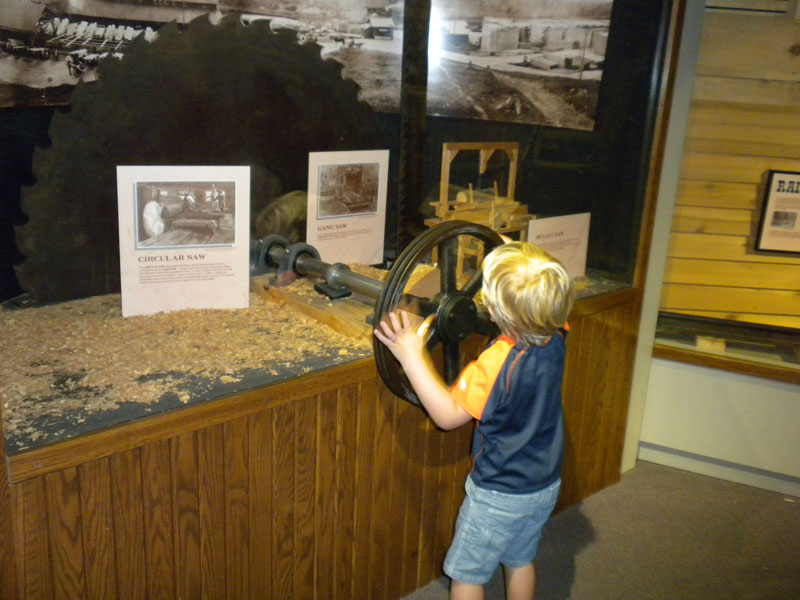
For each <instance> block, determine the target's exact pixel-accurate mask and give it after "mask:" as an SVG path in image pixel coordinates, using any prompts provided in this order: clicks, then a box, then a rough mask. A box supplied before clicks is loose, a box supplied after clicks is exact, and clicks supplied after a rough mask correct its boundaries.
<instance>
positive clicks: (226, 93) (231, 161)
mask: <svg viewBox="0 0 800 600" xmlns="http://www.w3.org/2000/svg"><path fill="white" fill-rule="evenodd" d="M373 117H374V115H373V112H372V109H371V108H370V107H369V106H368V105H367V104H366V103H364V102H361V101H359V100H358V86H357V84H355V83H354V82H352V81H349V80H344V79H343V78H342V76H341V65H340V64H339V63H336V62H335V61H333V60H322V59H321V58H320V48H319V46H317V45H316V44H304V45H301V44H298V43H297V41H296V39H295V36H294V34H293V33H292V32H288V31H287V32H278V33H273V32H271V31H270V29H269V26H268V24H267V23H266V22H255V23H253V24H252V25H250V26H244V25H242V24H241V23H240V21H239V19H238V18H236V17H235V16H231V17H226V18H225V19H223V20H222V22H221V23H220V24H218V25H212V24H211V23H209V22H208V20H207V19H206V18H203V19H202V20H197V21H194V22H192V23H191V24H190V25H189V26H188V27H187V28H186V29H185V30H183V31H182V30H179V29H178V27H177V26H175V25H168V26H165V27H164V28H162V29H161V30H160V32H159V37H158V39H157V40H156V41H155V42H152V43H148V42H145V41H144V40H140V39H137V40H136V41H135V42H134V43H132V44H131V46H130V47H129V50H128V52H127V53H126V55H125V58H124V59H123V60H122V61H116V60H108V61H106V62H105V63H104V64H103V65H102V66H101V67H100V69H99V80H98V81H96V82H94V83H89V84H84V83H82V84H79V85H78V86H77V87H76V89H75V91H74V93H73V96H72V105H71V109H70V110H69V111H63V112H57V113H56V114H55V115H54V116H53V120H52V122H51V126H50V139H51V146H50V147H49V148H37V150H36V152H35V155H34V160H33V172H34V175H35V177H36V183H35V185H33V186H32V187H30V188H27V189H25V190H24V191H23V197H22V208H23V211H24V212H25V214H26V215H27V217H28V221H27V223H25V224H24V225H22V226H20V227H19V228H18V229H17V233H16V238H17V244H18V246H19V248H20V251H21V252H22V254H23V255H24V256H25V261H24V263H23V264H22V265H20V266H19V267H18V268H17V275H18V278H19V280H20V284H21V285H22V287H23V289H25V290H26V291H27V292H29V293H30V294H31V296H32V297H33V298H34V299H35V300H37V301H39V302H48V301H56V300H67V299H73V298H80V297H85V296H91V295H96V294H104V293H112V292H117V291H119V289H120V281H119V247H118V229H117V206H116V197H117V190H116V166H117V165H249V166H250V167H251V213H252V214H257V212H258V211H259V210H260V209H261V208H263V207H264V206H266V205H267V204H268V203H269V202H270V201H272V200H273V199H274V198H277V197H278V196H280V195H281V194H284V193H286V192H289V191H292V190H297V189H305V188H306V186H307V169H308V153H309V152H312V151H330V150H355V149H367V148H375V147H384V145H383V144H382V142H381V140H380V139H379V137H378V136H379V133H378V131H377V130H376V127H375V122H374V118H373Z"/></svg>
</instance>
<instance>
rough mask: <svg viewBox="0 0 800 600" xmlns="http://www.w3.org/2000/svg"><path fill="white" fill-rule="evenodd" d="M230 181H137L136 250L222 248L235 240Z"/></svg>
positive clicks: (233, 189)
mask: <svg viewBox="0 0 800 600" xmlns="http://www.w3.org/2000/svg"><path fill="white" fill-rule="evenodd" d="M235 206H236V185H235V183H234V182H232V181H217V182H205V181H186V182H174V181H167V182H138V183H137V184H136V208H137V210H136V218H137V223H138V226H137V238H136V245H137V247H138V248H147V249H155V248H172V247H176V246H225V245H230V244H233V243H234V242H235V241H236V231H235V227H234V225H235Z"/></svg>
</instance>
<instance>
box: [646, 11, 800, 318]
mask: <svg viewBox="0 0 800 600" xmlns="http://www.w3.org/2000/svg"><path fill="white" fill-rule="evenodd" d="M749 4H750V5H753V3H752V2H750V3H749ZM784 4H786V3H784ZM709 5H710V3H707V6H709ZM742 8H748V6H744V5H743V6H742ZM750 8H752V6H750ZM762 8H763V7H762ZM777 8H780V7H777ZM784 10H785V9H784ZM797 27H798V23H797V21H796V20H795V19H793V18H787V17H782V16H763V10H762V11H760V12H759V11H758V10H756V11H753V12H751V13H749V14H748V13H746V12H745V13H742V12H741V11H740V12H739V14H731V13H724V12H719V11H709V10H707V11H706V15H705V23H704V31H703V38H702V42H701V48H700V56H699V60H698V65H697V74H696V77H695V90H694V95H693V98H692V104H691V111H690V115H689V125H688V129H687V134H686V142H685V147H684V157H683V167H682V171H681V175H680V182H679V189H678V195H677V198H676V206H675V213H674V218H673V224H672V234H671V240H670V246H669V251H668V259H667V267H666V272H665V276H664V287H663V291H662V296H661V304H660V308H661V310H665V311H670V312H676V313H684V314H691V315H699V316H706V317H714V318H719V319H727V320H733V321H747V322H753V323H762V324H768V325H780V326H784V327H794V328H800V259H798V258H797V257H796V256H792V255H786V254H778V253H770V252H756V251H755V250H754V241H755V237H756V233H757V227H758V223H759V219H760V214H761V203H762V199H763V194H764V187H765V184H766V174H767V171H769V170H770V169H782V170H788V171H800V142H798V139H800V68H798V67H800V56H798V55H797V52H796V51H795V50H796V48H797V45H796V44H797V42H798V38H797Z"/></svg>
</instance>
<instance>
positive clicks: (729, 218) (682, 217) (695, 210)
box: [672, 205, 755, 237]
mask: <svg viewBox="0 0 800 600" xmlns="http://www.w3.org/2000/svg"><path fill="white" fill-rule="evenodd" d="M754 223H755V221H754V219H753V211H752V210H736V209H730V208H706V207H702V206H700V207H698V206H682V205H678V206H676V207H675V215H674V218H673V223H672V230H673V231H675V232H686V233H711V234H717V235H738V236H742V237H747V236H749V235H751V233H752V231H753V226H754Z"/></svg>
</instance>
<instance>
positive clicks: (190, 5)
mask: <svg viewBox="0 0 800 600" xmlns="http://www.w3.org/2000/svg"><path fill="white" fill-rule="evenodd" d="M403 13H404V2H403V0H400V1H397V2H391V1H390V0H297V1H294V2H286V1H282V0H232V1H231V2H228V3H222V2H219V1H218V0H185V1H183V2H174V3H173V2H162V1H160V0H140V1H139V2H130V3H127V2H117V1H115V0H55V1H53V2H47V3H45V2H40V1H38V0H0V107H7V106H18V105H58V104H67V103H68V102H69V98H70V95H71V92H72V89H73V88H74V86H75V85H76V84H77V83H78V82H79V81H87V82H90V81H94V80H95V79H96V78H97V77H98V73H99V72H102V69H100V68H99V67H101V65H102V64H103V63H105V62H106V61H115V60H123V59H124V57H125V54H126V51H127V49H128V47H129V46H130V45H131V44H132V43H133V42H134V41H136V40H139V39H142V40H144V41H146V42H153V41H155V40H156V39H157V38H158V35H159V30H160V29H161V28H162V27H163V26H164V25H166V24H168V23H175V24H176V26H177V27H178V28H179V29H180V30H182V31H183V30H187V29H191V28H192V27H194V26H195V25H194V24H192V23H191V22H192V20H194V19H198V18H203V17H204V18H206V19H207V20H208V21H210V22H211V23H217V22H219V21H220V20H221V19H223V18H238V19H239V20H240V22H241V25H242V26H243V27H247V26H250V25H253V24H255V23H259V22H263V23H266V24H268V26H269V30H270V31H273V32H277V31H288V32H290V33H289V34H290V35H294V36H296V40H297V43H298V44H308V43H314V44H317V45H318V46H319V48H320V54H321V56H322V57H323V58H332V59H333V60H336V61H338V62H339V63H341V64H342V65H343V66H344V68H343V72H342V74H343V76H344V77H345V78H349V79H352V80H353V81H355V82H356V83H357V84H359V86H360V88H361V92H360V99H361V100H363V101H365V102H367V103H368V104H369V105H370V106H372V108H373V109H375V110H377V111H381V112H397V111H399V105H400V79H401V62H402V46H403ZM198 43H201V42H198ZM230 43H232V44H233V43H235V40H231V41H230ZM153 60H159V61H161V60H163V61H169V60H170V56H169V55H164V56H159V57H153Z"/></svg>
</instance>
